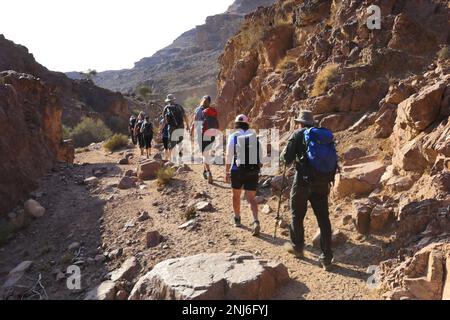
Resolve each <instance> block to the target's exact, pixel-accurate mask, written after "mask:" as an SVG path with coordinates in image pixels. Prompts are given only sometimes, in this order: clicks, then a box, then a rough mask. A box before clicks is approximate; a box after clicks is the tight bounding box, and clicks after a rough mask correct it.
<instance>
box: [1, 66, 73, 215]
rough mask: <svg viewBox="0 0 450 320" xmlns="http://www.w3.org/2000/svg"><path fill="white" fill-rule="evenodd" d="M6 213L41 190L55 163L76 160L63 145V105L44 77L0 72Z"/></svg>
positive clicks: (2, 169)
mask: <svg viewBox="0 0 450 320" xmlns="http://www.w3.org/2000/svg"><path fill="white" fill-rule="evenodd" d="M0 111H1V112H0V127H1V128H2V134H1V135H0V176H1V177H2V178H1V183H0V214H2V213H5V212H7V210H9V209H11V208H12V207H13V206H14V205H15V204H16V203H17V202H18V201H20V200H24V199H25V197H26V195H27V194H28V193H29V192H30V191H32V190H33V189H34V188H36V187H37V185H36V179H38V178H40V177H41V176H42V175H43V174H45V173H46V172H48V171H49V170H50V169H51V168H52V166H53V164H54V162H55V161H57V160H59V161H64V162H69V163H71V162H73V159H74V152H73V147H71V146H70V143H68V142H63V140H62V129H61V114H62V112H63V107H62V105H61V101H60V100H59V99H58V96H57V95H56V94H55V90H54V88H52V87H49V86H47V85H45V83H44V82H43V81H41V80H39V79H38V78H36V77H34V76H31V75H29V74H23V73H17V72H15V71H4V72H0Z"/></svg>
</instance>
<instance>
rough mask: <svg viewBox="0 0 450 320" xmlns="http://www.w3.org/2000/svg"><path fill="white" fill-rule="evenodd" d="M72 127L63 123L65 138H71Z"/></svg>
mask: <svg viewBox="0 0 450 320" xmlns="http://www.w3.org/2000/svg"><path fill="white" fill-rule="evenodd" d="M71 134H72V133H71V129H70V128H69V127H68V126H65V125H62V136H63V139H64V140H67V139H71V138H72V136H71Z"/></svg>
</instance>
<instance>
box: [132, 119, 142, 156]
mask: <svg viewBox="0 0 450 320" xmlns="http://www.w3.org/2000/svg"><path fill="white" fill-rule="evenodd" d="M144 117H145V114H144V112H141V113H139V116H138V118H137V121H136V125H135V127H134V135H135V136H136V139H137V142H138V144H139V149H140V150H141V156H143V155H144V136H143V134H142V133H141V128H142V124H143V123H144Z"/></svg>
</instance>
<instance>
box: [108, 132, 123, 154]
mask: <svg viewBox="0 0 450 320" xmlns="http://www.w3.org/2000/svg"><path fill="white" fill-rule="evenodd" d="M127 145H128V137H127V136H126V135H123V134H115V135H113V136H112V137H111V138H109V139H108V140H107V141H106V142H105V144H104V145H103V147H104V148H105V149H106V150H108V151H110V152H113V151H116V150H119V149H121V148H125V147H126V146H127Z"/></svg>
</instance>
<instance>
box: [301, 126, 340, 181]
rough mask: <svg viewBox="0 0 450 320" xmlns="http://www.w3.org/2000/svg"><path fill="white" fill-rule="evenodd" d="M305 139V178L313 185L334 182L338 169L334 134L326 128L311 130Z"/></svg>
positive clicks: (304, 133)
mask: <svg viewBox="0 0 450 320" xmlns="http://www.w3.org/2000/svg"><path fill="white" fill-rule="evenodd" d="M303 137H304V139H303V142H304V146H305V148H304V149H305V154H304V160H305V162H306V164H307V166H306V170H305V171H306V172H305V178H306V179H307V180H309V182H311V183H330V182H333V181H334V178H335V175H336V171H337V168H338V155H337V152H336V146H335V143H334V137H333V133H332V132H331V131H330V130H328V129H326V128H309V129H306V130H305V131H304V132H303Z"/></svg>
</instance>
